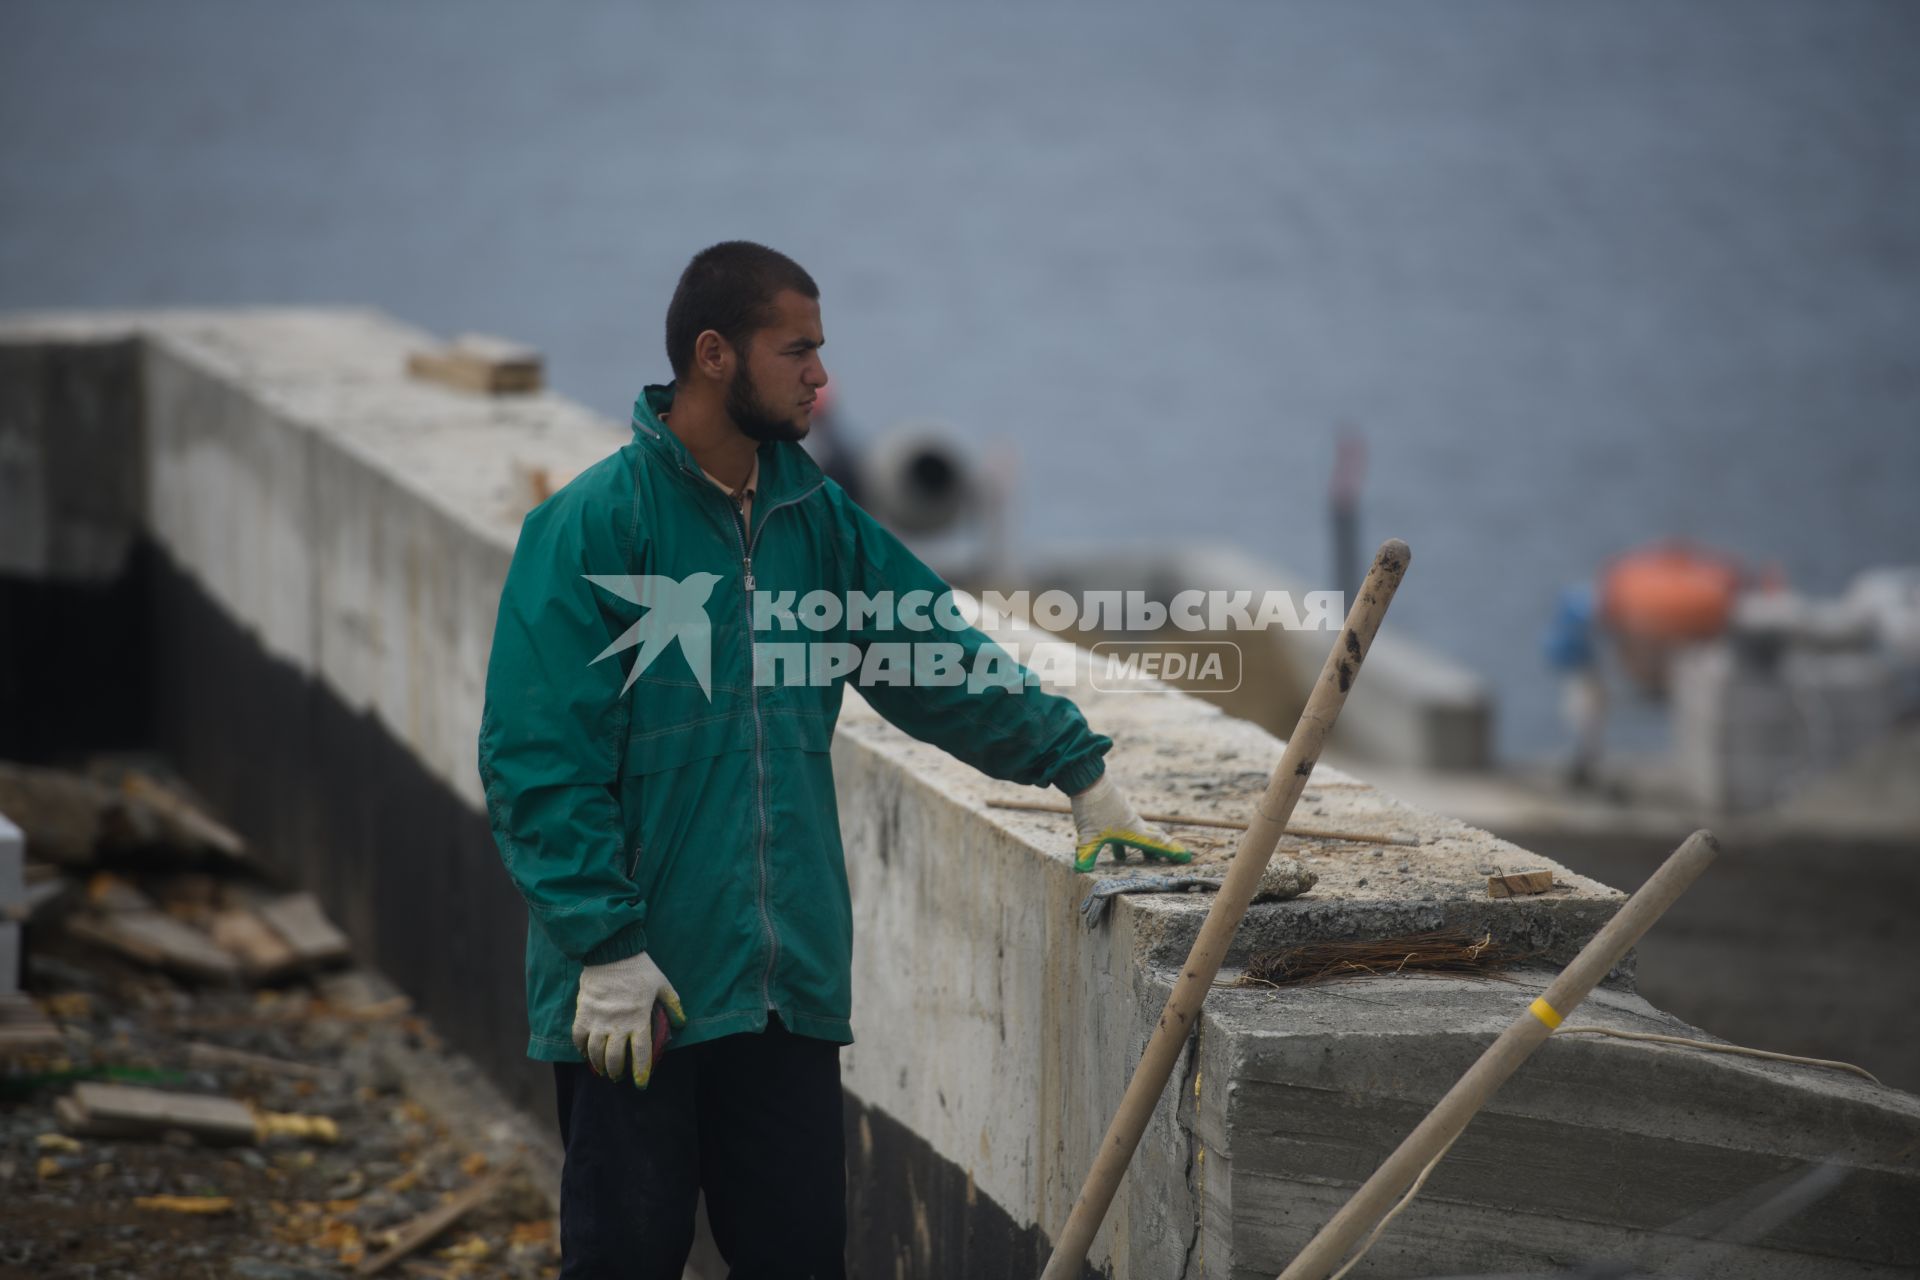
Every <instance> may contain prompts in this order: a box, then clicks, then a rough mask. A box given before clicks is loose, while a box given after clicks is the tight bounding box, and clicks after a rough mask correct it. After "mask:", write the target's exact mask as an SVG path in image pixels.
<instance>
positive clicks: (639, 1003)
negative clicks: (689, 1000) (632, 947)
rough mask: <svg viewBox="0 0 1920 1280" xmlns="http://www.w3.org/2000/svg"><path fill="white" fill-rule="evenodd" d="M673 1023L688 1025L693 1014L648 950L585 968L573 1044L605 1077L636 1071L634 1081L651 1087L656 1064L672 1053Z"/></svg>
mask: <svg viewBox="0 0 1920 1280" xmlns="http://www.w3.org/2000/svg"><path fill="white" fill-rule="evenodd" d="M655 1001H658V1002H659V1003H660V1005H661V1006H662V1007H663V1008H664V1009H665V1010H666V1017H665V1018H661V1017H659V1016H658V1014H657V1013H656V1011H655V1009H654V1002H655ZM668 1021H671V1022H672V1024H673V1025H674V1026H676V1027H684V1026H686V1025H687V1015H686V1014H685V1013H684V1012H683V1011H682V1010H681V1008H680V994H679V993H678V992H677V991H675V990H674V989H673V984H672V983H670V982H668V981H667V978H666V975H665V974H663V973H661V972H660V969H659V967H658V966H657V965H655V964H654V963H653V960H652V959H651V958H650V957H648V955H647V953H646V952H644V951H642V952H641V953H640V954H639V955H634V956H628V957H627V958H626V959H625V960H615V961H613V962H612V963H611V964H590V965H587V966H586V967H585V968H583V969H581V970H580V990H579V993H578V995H576V997H575V998H574V1010H573V1047H574V1048H576V1049H578V1050H579V1051H580V1052H581V1053H582V1054H583V1055H585V1057H586V1059H587V1062H588V1063H589V1064H590V1065H591V1066H592V1067H593V1069H594V1070H595V1071H597V1072H599V1073H600V1074H601V1075H603V1076H606V1077H607V1078H608V1079H610V1080H611V1079H615V1078H617V1077H618V1076H619V1075H620V1073H621V1072H623V1071H630V1072H631V1073H632V1076H633V1083H634V1084H635V1085H637V1086H638V1087H640V1088H642V1089H644V1088H646V1087H647V1081H648V1080H649V1079H651V1078H652V1076H653V1064H654V1063H655V1062H657V1061H658V1060H659V1056H660V1054H662V1053H665V1052H666V1048H667V1036H666V1031H667V1023H668ZM656 1031H657V1032H658V1034H657V1035H656Z"/></svg>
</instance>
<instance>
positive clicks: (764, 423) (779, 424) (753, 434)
mask: <svg viewBox="0 0 1920 1280" xmlns="http://www.w3.org/2000/svg"><path fill="white" fill-rule="evenodd" d="M727 416H728V417H729V418H732V419H733V425H734V426H736V427H738V428H740V434H741V435H744V436H745V437H747V439H749V440H758V441H760V442H762V443H765V442H766V441H769V440H800V439H804V438H805V436H806V434H807V427H808V426H809V425H810V424H808V423H805V422H796V421H794V417H793V415H791V414H789V415H788V416H787V417H784V418H781V417H776V416H775V415H774V414H773V413H772V412H771V411H769V410H768V408H767V406H766V405H765V404H764V403H763V402H762V401H761V399H760V397H759V396H758V395H756V394H755V393H754V390H753V383H752V382H751V381H750V380H749V379H748V378H747V370H746V367H745V366H744V365H743V366H741V367H740V368H738V369H735V370H734V372H733V381H732V382H730V383H728V384H727Z"/></svg>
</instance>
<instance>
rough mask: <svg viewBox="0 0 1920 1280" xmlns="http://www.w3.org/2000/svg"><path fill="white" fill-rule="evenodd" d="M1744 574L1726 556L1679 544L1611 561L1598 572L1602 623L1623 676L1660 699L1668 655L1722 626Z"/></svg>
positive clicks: (1648, 548)
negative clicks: (1610, 635)
mask: <svg viewBox="0 0 1920 1280" xmlns="http://www.w3.org/2000/svg"><path fill="white" fill-rule="evenodd" d="M1746 577H1747V575H1746V573H1745V572H1744V571H1743V570H1742V568H1741V566H1740V564H1739V562H1738V561H1736V560H1734V559H1733V558H1732V557H1731V556H1727V555H1723V554H1721V553H1719V552H1716V551H1710V550H1707V549H1705V548H1700V547H1694V546H1690V545H1688V544H1687V543H1684V542H1680V541H1677V540H1675V541H1666V542H1657V543H1654V544H1652V545H1650V546H1645V547H1640V548H1637V549H1635V550H1633V551H1629V552H1626V553H1625V554H1623V555H1620V556H1617V557H1615V558H1614V559H1613V560H1612V561H1610V562H1609V563H1608V564H1607V565H1606V566H1605V567H1604V568H1603V569H1602V570H1601V571H1600V575H1599V594H1600V622H1601V625H1602V626H1604V627H1606V629H1607V630H1608V631H1610V632H1611V633H1612V634H1613V637H1614V640H1615V643H1616V646H1617V651H1618V653H1619V656H1620V662H1621V665H1622V666H1623V667H1624V668H1625V669H1626V671H1627V674H1628V675H1629V676H1631V677H1632V678H1633V680H1634V682H1635V683H1636V684H1638V685H1639V686H1640V687H1641V688H1642V689H1644V690H1645V691H1646V692H1648V693H1649V694H1653V695H1655V696H1659V695H1661V694H1664V693H1665V692H1666V687H1667V670H1668V667H1669V665H1670V663H1671V662H1672V659H1673V654H1674V652H1675V651H1676V650H1677V649H1679V648H1681V647H1682V646H1684V645H1688V644H1696V643H1698V642H1700V641H1703V640H1711V639H1713V638H1714V637H1715V636H1717V635H1719V634H1720V633H1721V632H1723V631H1725V630H1726V629H1727V623H1728V622H1729V621H1730V620H1731V619H1732V617H1733V606H1734V601H1735V600H1736V599H1737V598H1738V596H1739V594H1740V589H1741V586H1742V585H1743V582H1744V580H1745V578H1746Z"/></svg>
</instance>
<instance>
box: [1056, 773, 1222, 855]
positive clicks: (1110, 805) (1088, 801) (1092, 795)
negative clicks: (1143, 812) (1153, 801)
mask: <svg viewBox="0 0 1920 1280" xmlns="http://www.w3.org/2000/svg"><path fill="white" fill-rule="evenodd" d="M1073 829H1074V833H1075V844H1074V859H1073V869H1074V870H1075V871H1091V870H1093V863H1094V859H1096V858H1098V857H1099V856H1100V850H1101V849H1103V848H1106V847H1109V846H1111V847H1112V849H1113V857H1114V861H1116V862H1125V861H1126V858H1127V850H1128V849H1138V850H1139V851H1140V852H1141V854H1142V855H1144V856H1145V858H1146V859H1147V861H1149V862H1161V861H1165V862H1191V861H1193V854H1192V853H1190V852H1188V851H1187V850H1185V849H1182V848H1181V847H1180V846H1179V845H1177V844H1175V843H1174V842H1173V841H1172V840H1170V839H1169V838H1168V837H1167V833H1166V832H1164V831H1162V830H1161V829H1160V828H1158V827H1156V826H1154V825H1153V824H1152V823H1150V822H1148V821H1146V820H1145V819H1144V818H1142V817H1141V816H1140V815H1139V814H1138V813H1137V812H1135V811H1134V807H1133V806H1132V805H1131V804H1129V803H1128V802H1127V798H1126V797H1125V796H1123V795H1121V794H1120V792H1119V790H1118V789H1116V788H1115V787H1114V785H1113V784H1112V783H1111V782H1108V781H1107V775H1106V774H1104V773H1103V774H1101V775H1100V781H1098V782H1096V783H1094V784H1093V785H1092V786H1091V787H1088V788H1087V789H1086V790H1085V791H1082V792H1081V793H1080V794H1079V795H1077V796H1074V797H1073Z"/></svg>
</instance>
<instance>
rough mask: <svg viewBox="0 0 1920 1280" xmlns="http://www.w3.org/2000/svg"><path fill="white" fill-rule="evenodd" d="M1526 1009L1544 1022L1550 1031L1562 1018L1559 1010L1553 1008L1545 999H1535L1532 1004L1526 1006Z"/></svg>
mask: <svg viewBox="0 0 1920 1280" xmlns="http://www.w3.org/2000/svg"><path fill="white" fill-rule="evenodd" d="M1527 1009H1528V1011H1529V1012H1530V1013H1532V1014H1533V1016H1534V1017H1536V1018H1538V1019H1540V1021H1542V1022H1544V1023H1546V1024H1547V1030H1549V1031H1552V1030H1554V1029H1555V1028H1557V1027H1558V1026H1559V1025H1560V1023H1561V1022H1562V1021H1563V1019H1562V1018H1561V1017H1560V1013H1559V1011H1558V1010H1557V1009H1555V1008H1554V1007H1553V1006H1552V1005H1550V1004H1548V1003H1547V1002H1546V1001H1545V1000H1535V1001H1534V1002H1533V1003H1532V1004H1530V1005H1528V1006H1527Z"/></svg>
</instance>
